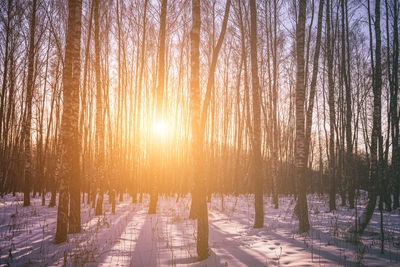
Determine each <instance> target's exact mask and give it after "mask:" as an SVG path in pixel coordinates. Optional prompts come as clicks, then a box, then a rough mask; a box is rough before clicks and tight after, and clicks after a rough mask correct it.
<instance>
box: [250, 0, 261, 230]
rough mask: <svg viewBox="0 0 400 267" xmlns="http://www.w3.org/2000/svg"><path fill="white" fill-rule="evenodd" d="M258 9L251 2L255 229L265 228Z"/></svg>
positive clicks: (253, 2)
mask: <svg viewBox="0 0 400 267" xmlns="http://www.w3.org/2000/svg"><path fill="white" fill-rule="evenodd" d="M257 60H258V59H257V7H256V1H255V0H250V61H251V82H252V100H253V135H252V143H253V147H252V154H253V155H252V156H253V173H254V174H253V175H254V198H255V203H254V207H255V219H254V228H262V227H263V226H264V205H263V164H262V158H261V104H260V82H259V80H258V63H257Z"/></svg>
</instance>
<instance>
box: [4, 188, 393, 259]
mask: <svg viewBox="0 0 400 267" xmlns="http://www.w3.org/2000/svg"><path fill="white" fill-rule="evenodd" d="M48 197H50V196H48ZM22 200H23V196H22V194H18V195H17V196H16V197H13V196H11V195H7V196H5V197H4V198H2V199H0V266H7V264H10V265H11V266H20V265H22V266H25V265H37V266H60V265H67V266H68V265H69V266H76V265H78V266H81V265H86V266H98V265H100V266H165V265H173V266H174V265H194V266H267V265H268V266H286V265H288V266H290V265H291V266H299V265H316V266H330V265H334V266H336V265H346V266H354V265H368V266H395V265H398V266H400V248H399V243H400V215H399V211H398V210H397V211H393V212H390V213H388V212H385V213H384V226H385V238H386V241H385V253H384V254H381V253H380V244H381V243H380V235H379V229H380V228H379V227H380V224H379V221H380V216H379V212H375V214H374V216H373V218H372V221H371V224H370V225H369V226H368V227H367V229H366V232H365V234H364V235H363V236H362V237H361V239H360V241H359V242H354V240H353V238H352V236H351V235H350V234H348V231H347V229H348V228H349V227H350V226H351V225H352V224H353V223H354V219H355V217H354V210H349V209H347V208H343V207H340V206H338V208H339V209H338V211H336V212H333V213H332V212H327V203H328V199H327V197H326V196H319V195H309V196H308V200H309V210H310V222H311V225H312V228H311V230H310V232H309V233H307V234H297V233H296V229H297V219H296V218H295V217H294V216H293V208H294V200H293V198H291V197H282V198H280V200H279V206H280V207H279V209H274V208H273V206H272V205H271V200H270V198H268V197H265V208H264V210H265V223H264V225H265V226H264V228H261V229H253V228H252V225H253V218H254V208H253V203H254V198H253V196H252V195H240V196H232V195H231V196H225V197H224V201H223V203H224V207H222V199H221V196H220V195H214V196H213V198H212V202H211V203H209V204H208V205H209V230H210V234H209V245H210V249H211V256H210V257H209V258H208V259H207V260H205V261H202V262H197V261H196V243H195V238H196V225H195V222H194V221H192V220H189V219H188V215H189V209H190V197H189V196H187V197H185V198H181V199H179V200H178V201H177V202H176V197H167V196H160V197H159V202H158V210H157V214H155V215H148V214H147V207H148V202H149V198H148V196H145V197H144V198H143V203H137V204H132V203H131V199H130V198H129V197H128V196H127V195H126V196H124V201H123V202H119V203H118V204H117V208H116V214H114V215H113V214H111V204H110V203H109V201H108V198H107V196H106V197H105V202H104V203H105V205H104V210H105V214H104V215H103V216H94V210H93V209H90V207H89V206H88V205H82V232H81V233H79V234H73V235H68V238H69V240H68V242H66V243H63V244H58V245H56V244H55V243H54V242H53V240H54V235H55V228H56V215H57V208H56V207H54V208H49V207H47V206H41V199H40V198H39V197H38V198H34V199H32V205H31V206H30V207H23V206H22ZM48 201H49V199H47V202H46V203H48ZM360 202H361V203H360V204H362V205H360V206H359V213H360V212H361V210H362V208H361V207H362V206H363V205H364V203H365V199H361V201H360ZM352 240H353V241H352Z"/></svg>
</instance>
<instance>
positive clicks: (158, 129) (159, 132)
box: [153, 120, 168, 137]
mask: <svg viewBox="0 0 400 267" xmlns="http://www.w3.org/2000/svg"><path fill="white" fill-rule="evenodd" d="M153 133H154V135H156V136H160V137H165V136H167V134H168V124H167V123H166V122H165V121H163V120H159V121H155V122H154V124H153Z"/></svg>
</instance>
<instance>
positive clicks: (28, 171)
mask: <svg viewBox="0 0 400 267" xmlns="http://www.w3.org/2000/svg"><path fill="white" fill-rule="evenodd" d="M35 27H36V0H33V1H32V13H31V22H30V40H29V52H28V53H29V54H28V81H27V85H26V118H25V120H24V122H25V125H24V142H25V154H24V161H25V173H24V175H25V184H24V206H29V205H30V204H31V200H30V196H29V194H30V191H31V179H32V155H31V123H32V122H31V121H32V98H33V90H34V89H35V79H34V77H33V72H34V66H33V64H34V61H35Z"/></svg>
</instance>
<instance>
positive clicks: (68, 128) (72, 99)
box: [55, 0, 82, 243]
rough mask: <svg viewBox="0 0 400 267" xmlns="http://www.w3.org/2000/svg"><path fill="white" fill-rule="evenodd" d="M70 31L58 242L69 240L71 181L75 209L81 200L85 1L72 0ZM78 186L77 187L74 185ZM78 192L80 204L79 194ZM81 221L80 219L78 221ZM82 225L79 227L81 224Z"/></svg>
mask: <svg viewBox="0 0 400 267" xmlns="http://www.w3.org/2000/svg"><path fill="white" fill-rule="evenodd" d="M68 10H69V13H68V30H67V33H66V38H65V40H66V43H65V59H64V70H63V115H62V116H63V117H62V125H61V159H62V167H61V168H60V170H61V173H60V175H61V180H60V194H59V203H58V212H57V230H56V237H55V241H56V243H61V242H64V241H66V240H67V228H68V187H69V184H70V179H71V180H72V184H71V198H74V199H73V200H72V202H71V209H72V208H76V205H80V201H79V187H78V188H76V187H77V186H78V185H79V157H78V155H79V141H78V136H77V135H78V118H79V117H78V116H79V113H78V111H79V73H80V58H79V54H80V39H81V14H82V2H81V1H79V0H70V1H69V2H68ZM72 187H75V188H72ZM76 192H78V194H77V195H78V203H75V202H74V201H75V200H76V197H75V194H76ZM71 213H73V215H72V216H73V217H75V218H74V219H73V220H72V221H73V222H74V225H72V227H71V228H70V229H71V230H77V229H79V230H80V215H78V214H76V210H74V211H72V210H71ZM78 220H79V221H78ZM78 224H79V226H78Z"/></svg>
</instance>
